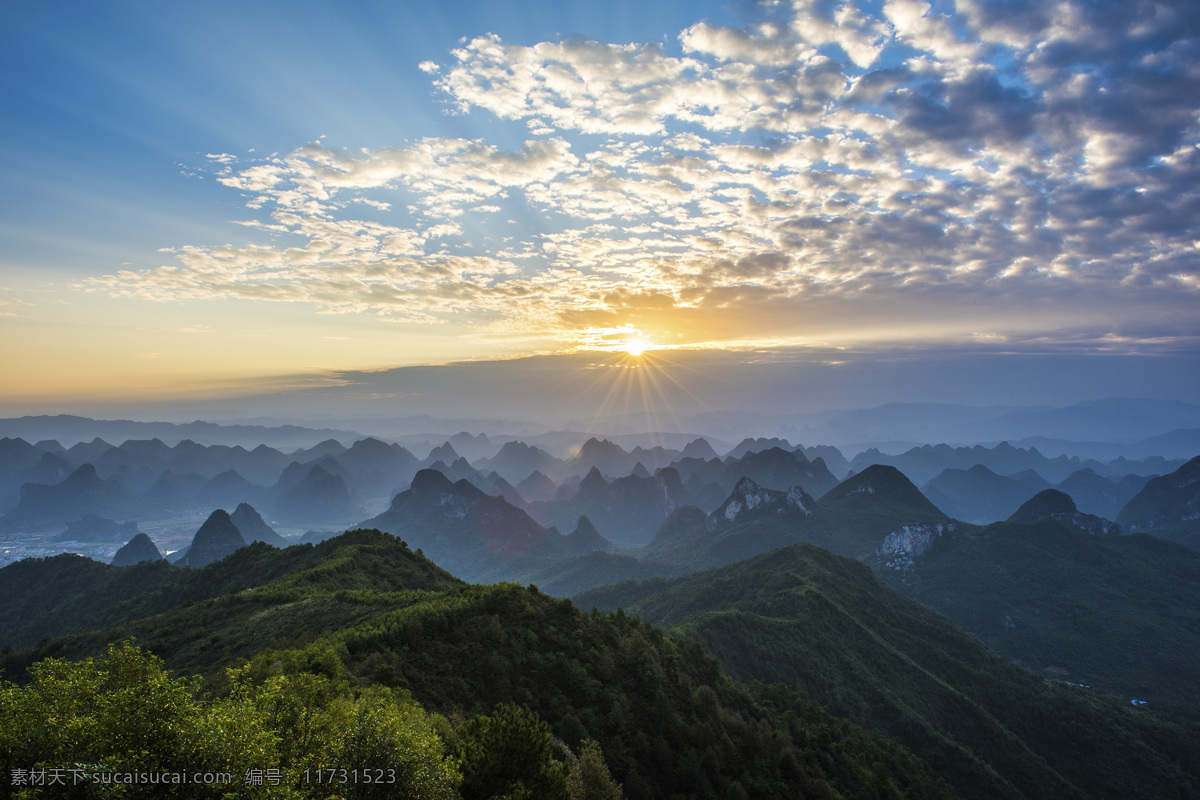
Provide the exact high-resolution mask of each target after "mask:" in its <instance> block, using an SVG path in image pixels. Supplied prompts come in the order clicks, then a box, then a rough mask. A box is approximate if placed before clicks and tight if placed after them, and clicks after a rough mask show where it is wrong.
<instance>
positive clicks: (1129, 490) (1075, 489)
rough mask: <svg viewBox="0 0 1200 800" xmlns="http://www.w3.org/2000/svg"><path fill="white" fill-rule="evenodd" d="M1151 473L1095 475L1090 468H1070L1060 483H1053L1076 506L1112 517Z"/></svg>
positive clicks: (1101, 515)
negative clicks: (1114, 477)
mask: <svg viewBox="0 0 1200 800" xmlns="http://www.w3.org/2000/svg"><path fill="white" fill-rule="evenodd" d="M1152 477H1155V476H1153V475H1125V476H1124V477H1122V478H1120V479H1118V480H1113V479H1111V478H1106V477H1104V476H1102V475H1097V474H1096V473H1095V472H1094V471H1092V470H1090V469H1081V470H1079V471H1077V472H1072V473H1071V474H1070V475H1068V476H1067V477H1066V479H1065V480H1063V481H1062V482H1060V483H1056V484H1055V485H1054V488H1055V489H1058V490H1059V491H1060V492H1062V493H1064V494H1068V495H1070V496H1071V498H1072V499H1073V500H1074V501H1075V504H1076V505H1077V506H1079V510H1080V511H1083V512H1086V513H1088V514H1095V515H1096V516H1099V517H1105V518H1107V519H1115V518H1116V516H1117V514H1119V513H1120V511H1121V509H1122V508H1124V507H1125V504H1126V503H1128V502H1129V501H1130V500H1132V499H1133V498H1134V496H1135V495H1136V494H1137V493H1138V492H1140V491H1141V490H1142V489H1143V488H1144V487H1145V486H1146V482H1147V481H1149V480H1150V478H1152Z"/></svg>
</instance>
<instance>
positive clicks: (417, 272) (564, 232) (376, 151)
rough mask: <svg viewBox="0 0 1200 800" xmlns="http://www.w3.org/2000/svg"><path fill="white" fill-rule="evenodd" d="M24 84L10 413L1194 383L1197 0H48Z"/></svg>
mask: <svg viewBox="0 0 1200 800" xmlns="http://www.w3.org/2000/svg"><path fill="white" fill-rule="evenodd" d="M0 100H2V101H3V108H4V109H5V111H4V113H3V114H2V115H0V174H2V175H3V176H4V178H3V181H0V341H2V344H3V346H2V347H0V370H2V371H3V374H4V375H5V376H6V379H5V381H4V382H3V384H2V385H0V412H5V413H7V414H10V415H16V414H26V413H43V412H48V411H67V410H69V411H74V412H76V413H86V412H87V411H88V410H89V409H105V410H113V409H121V408H125V409H133V408H135V407H140V408H148V406H146V404H147V403H159V406H157V408H158V409H159V412H155V413H159V414H160V415H161V409H163V408H166V407H167V404H171V403H176V404H181V403H182V404H188V403H192V404H193V405H191V406H188V408H189V409H190V408H193V407H195V406H194V403H195V402H198V401H202V400H203V401H213V402H215V401H218V400H219V401H221V402H223V403H224V404H225V405H223V406H221V408H225V409H227V410H228V411H229V413H237V409H239V408H241V409H248V408H250V407H251V406H250V405H247V404H242V405H241V406H239V405H238V404H237V403H235V402H233V401H232V400H230V398H238V397H256V398H258V400H257V401H256V402H257V403H258V406H256V407H259V406H262V405H263V403H264V401H263V398H264V397H268V398H286V397H291V398H293V399H294V398H296V397H300V396H301V395H303V396H304V397H309V398H311V397H312V396H314V392H316V393H317V394H320V395H321V396H322V397H326V398H335V396H338V397H342V398H343V399H344V398H345V397H346V396H349V395H350V394H353V393H357V396H360V397H366V398H376V399H379V398H382V401H381V402H386V403H387V404H388V408H389V409H390V410H392V411H394V412H395V413H401V414H402V413H406V412H408V411H411V412H413V413H430V412H431V411H432V412H436V411H437V410H438V409H439V408H446V407H447V403H448V401H447V399H446V397H447V395H446V394H445V390H444V388H443V389H439V390H438V391H437V392H429V393H425V394H423V391H422V388H421V385H420V381H416V379H415V378H414V376H418V375H425V376H428V375H433V374H435V373H436V374H439V375H441V374H442V373H438V372H437V370H436V369H435V370H433V371H432V372H430V371H429V370H428V369H426V367H427V366H428V365H439V364H450V363H458V364H459V365H460V366H458V367H455V368H454V374H455V375H461V374H470V375H474V376H475V377H473V378H471V379H465V378H464V379H462V380H461V381H460V382H457V383H456V381H459V380H460V379H459V378H455V379H454V380H453V381H451V380H449V379H448V378H445V376H444V375H443V379H442V380H441V381H440V383H439V384H438V385H439V386H441V387H445V386H449V385H453V386H455V387H458V386H459V385H460V384H461V386H462V388H461V390H459V389H457V388H456V389H455V392H454V393H453V396H454V398H455V402H454V403H453V405H454V407H455V411H456V413H466V412H467V411H470V409H471V408H475V409H476V413H478V410H479V409H481V408H483V407H484V406H486V405H487V403H488V402H489V400H490V399H491V398H489V397H488V392H487V388H486V387H487V386H488V384H489V382H493V383H494V382H495V380H496V377H495V376H496V375H497V374H498V373H497V370H502V371H506V374H507V375H508V379H509V380H510V381H511V382H512V383H513V385H514V386H515V388H513V389H512V390H511V391H506V394H505V396H506V397H507V398H508V399H507V400H506V401H505V402H506V405H505V408H504V409H502V411H503V412H504V413H509V412H512V413H517V412H519V411H520V410H521V409H522V408H525V409H530V408H532V407H534V406H535V405H536V403H534V401H535V400H538V399H539V398H540V399H542V400H544V399H545V398H547V397H548V396H550V395H548V394H547V391H546V389H545V385H544V383H541V382H539V380H534V379H532V378H530V379H529V380H526V379H525V378H523V377H521V376H534V375H543V376H544V375H545V374H548V373H554V371H555V370H561V371H562V374H563V377H562V379H561V381H560V384H561V385H571V386H576V385H579V386H587V385H589V384H588V383H587V381H586V380H583V378H585V377H588V376H594V375H596V374H601V373H603V374H610V375H618V374H622V375H623V374H625V372H623V371H622V370H621V369H615V368H614V369H607V366H615V367H622V368H628V369H642V370H643V371H644V372H645V373H647V377H646V379H644V380H642V381H641V382H640V384H639V385H643V386H656V385H663V386H667V385H670V386H674V387H676V388H675V389H674V390H672V391H673V392H674V394H673V395H672V396H673V397H674V398H675V400H674V401H673V402H682V400H681V399H680V398H683V397H687V398H690V407H694V408H696V409H699V410H713V409H715V408H718V407H722V408H725V407H728V406H729V405H730V404H734V403H737V402H738V395H739V390H740V391H741V393H742V394H744V395H746V396H747V397H758V398H759V400H758V401H757V402H758V403H759V405H760V406H761V405H763V403H764V402H765V401H763V400H762V399H761V396H762V394H763V393H764V392H767V391H770V390H771V387H778V386H780V385H786V386H787V387H788V388H787V391H786V393H784V394H783V395H778V394H777V395H776V396H775V397H773V398H772V400H771V403H768V404H767V405H772V407H775V406H780V405H782V404H792V405H803V406H804V407H806V408H809V407H815V406H817V405H819V404H820V403H822V402H824V403H827V404H846V403H855V402H857V403H858V404H859V405H863V406H867V405H871V404H873V403H879V402H886V401H888V400H929V399H934V398H936V397H947V396H949V395H951V394H952V395H953V396H954V398H955V401H956V402H968V403H969V402H976V403H985V402H999V401H1004V402H1010V401H1011V402H1039V401H1040V402H1060V403H1067V402H1073V401H1075V400H1079V399H1086V398H1087V397H1097V396H1106V395H1110V396H1144V397H1161V398H1170V399H1184V400H1196V399H1198V398H1200V378H1197V377H1196V375H1197V373H1198V372H1200V370H1197V369H1196V367H1197V364H1198V362H1200V347H1198V346H1197V343H1198V341H1200V313H1198V311H1200V302H1198V301H1200V202H1198V196H1197V191H1198V189H1197V187H1198V186H1200V6H1197V5H1196V4H1195V3H1194V2H1191V0H1179V1H1177V2H1138V1H1136V0H1135V1H1133V2H1096V1H1092V0H1086V1H1084V0H1065V1H1062V2H1053V1H1045V2H1044V1H1042V0H1029V1H1028V2H1026V1H1025V0H996V2H983V0H961V2H956V3H955V2H946V3H940V2H939V3H933V4H932V5H931V4H929V3H924V2H915V1H914V0H886V1H885V2H849V1H848V2H837V1H836V0H834V1H827V0H791V2H782V1H780V2H762V3H752V2H737V3H715V2H686V3H684V2H645V0H641V2H623V1H618V2H607V3H604V4H599V3H550V2H525V3H517V2H509V3H504V2H500V3H497V2H491V3H482V2H480V3H473V2H444V3H441V4H416V3H398V2H353V1H350V2H338V3H334V2H313V1H312V0H299V1H298V2H286V3H284V2H266V1H265V0H250V1H249V2H247V1H245V0H243V1H242V2H237V3H233V2H224V1H223V0H217V1H216V2H204V3H200V2H190V1H189V0H183V1H182V2H177V3H159V4H151V3H145V2H120V1H119V0H114V1H113V2H106V3H102V4H101V3H92V2H56V3H29V2H23V3H16V4H10V6H9V7H7V8H6V21H5V25H4V26H3V28H2V29H0ZM462 362H467V364H468V366H469V367H470V368H465V369H464V368H463V367H462V366H461V363H462ZM668 364H670V365H674V368H675V371H676V373H677V374H676V376H675V377H674V378H672V377H671V375H670V374H668V373H670V371H669V370H666V371H664V370H663V369H662V368H663V367H664V365H668ZM964 364H972V365H973V366H972V367H971V368H970V369H965V370H964V369H962V365H964ZM470 365H474V366H470ZM498 365H501V366H498ZM747 365H757V366H755V367H754V368H753V369H750V368H749V367H747ZM880 365H885V366H882V367H881V366H880ZM838 366H844V367H845V369H844V370H842V371H841V374H842V375H843V377H838V376H836V375H832V374H831V368H834V367H838ZM405 370H407V371H405ZM597 370H599V372H597ZM655 370H658V372H657V374H651V373H654V371H655ZM680 370H682V372H680ZM735 372H736V373H737V374H738V375H740V376H741V378H739V381H740V383H739V382H735V383H734V384H732V386H733V389H728V386H729V385H730V384H729V383H728V381H729V377H728V376H729V375H731V374H734V373H735ZM832 372H837V370H836V369H834V370H832ZM446 374H449V373H446ZM679 375H686V376H687V380H683V379H682V378H679V377H678V376H679ZM845 375H851V376H852V377H844V376H845ZM872 375H874V376H876V378H875V379H874V381H872V380H869V377H870V376H872ZM385 376H390V378H387V379H385ZM397 376H403V379H402V380H401V379H400V378H399V377H397ZM571 376H574V377H571ZM905 376H907V377H905ZM968 376H969V377H968ZM391 378H395V380H392V381H391V383H389V384H388V386H389V387H390V388H389V389H388V390H387V391H384V390H381V389H380V383H381V382H383V383H387V382H388V380H390V379H391ZM556 380H557V379H556ZM580 381H582V382H580ZM614 381H615V382H614ZM714 381H715V382H716V384H719V385H720V386H725V387H727V388H726V389H721V390H719V391H718V390H716V389H712V390H711V391H710V390H709V389H711V387H712V386H713V385H715V384H714V383H713V382H714ZM618 384H619V381H617V380H616V379H615V378H613V379H610V380H609V382H608V383H603V382H602V383H601V384H600V385H599V388H597V389H596V390H595V391H594V392H593V394H595V395H599V396H601V397H610V396H613V395H614V393H616V392H618V391H619V389H618ZM818 384H821V386H825V387H826V388H825V389H822V388H821V386H818ZM523 385H526V386H528V387H529V388H528V389H527V391H526V394H525V395H524V396H522V394H521V391H520V387H521V386H523ZM1014 386H1019V387H1020V390H1019V391H1014V388H1013V387H1014ZM397 387H399V388H397ZM535 387H541V388H540V389H538V388H535ZM828 387H837V388H836V391H835V390H834V389H833V388H828ZM626 388H627V387H626ZM331 389H337V390H338V391H340V392H341V394H340V395H339V394H338V393H337V392H330V391H328V390H331ZM968 389H969V391H967V390H968ZM1110 390H1111V391H1110ZM572 391H574V390H572ZM620 391H624V390H623V389H621V390H620ZM322 392H324V394H322ZM550 394H553V393H550ZM651 395H653V396H652V397H651V400H653V397H663V398H665V397H666V393H665V392H661V391H658V390H655V392H652V393H651ZM467 401H470V402H467ZM554 401H555V402H556V403H558V402H560V401H561V402H569V400H568V399H567V395H563V397H561V398H560V397H559V396H558V395H554ZM278 402H280V403H282V402H283V400H279V401H278ZM639 402H641V403H642V404H643V405H644V404H645V403H646V402H649V401H648V400H647V399H646V397H645V396H642V397H641V398H640V399H639ZM663 402H666V401H665V400H664V401H663ZM139 403H140V404H142V405H141V406H138V404H139ZM330 403H333V400H332V399H331V400H330ZM472 404H473V405H472ZM531 404H532V405H531ZM268 405H269V401H268ZM592 405H593V406H595V405H596V403H595V402H593V403H592ZM600 405H601V406H602V405H603V403H601V404H600ZM217 407H218V406H210V408H217ZM146 413H150V412H146ZM373 413H377V409H376V410H375V411H374V412H373ZM498 413H499V412H498ZM564 413H568V412H567V411H564Z"/></svg>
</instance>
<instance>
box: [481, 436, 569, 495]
mask: <svg viewBox="0 0 1200 800" xmlns="http://www.w3.org/2000/svg"><path fill="white" fill-rule="evenodd" d="M476 466H477V467H478V468H479V469H481V470H493V471H495V472H498V473H499V474H500V475H502V476H503V477H504V479H505V480H507V481H509V482H510V483H515V484H517V485H518V488H520V482H521V481H523V480H525V479H527V478H528V477H529V476H530V475H531V474H532V473H534V472H537V473H538V474H540V475H543V476H546V475H551V474H555V475H558V474H561V473H562V471H563V469H564V467H565V466H566V465H565V464H564V463H563V462H562V461H561V460H560V459H557V458H555V457H554V456H552V455H550V454H549V453H547V452H546V451H545V450H542V449H541V448H539V447H533V446H530V445H527V444H525V443H524V442H517V441H512V442H505V443H504V446H503V447H501V448H500V452H498V453H496V455H495V456H494V457H492V458H485V459H483V460H482V461H479V462H477V463H476ZM522 494H524V492H522Z"/></svg>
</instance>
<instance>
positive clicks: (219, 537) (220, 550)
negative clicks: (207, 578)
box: [175, 508, 246, 567]
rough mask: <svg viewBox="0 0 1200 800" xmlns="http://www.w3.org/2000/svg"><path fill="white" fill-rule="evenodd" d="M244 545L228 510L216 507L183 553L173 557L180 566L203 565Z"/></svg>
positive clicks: (244, 542) (217, 559)
mask: <svg viewBox="0 0 1200 800" xmlns="http://www.w3.org/2000/svg"><path fill="white" fill-rule="evenodd" d="M245 546H246V540H245V538H244V537H243V536H242V534H241V531H239V530H238V528H237V525H234V524H233V520H232V519H230V517H229V512H228V511H226V510H225V509H223V508H218V509H217V510H216V511H214V512H212V514H210V515H209V517H208V519H206V520H205V521H204V524H203V525H201V526H200V530H198V531H196V535H195V536H194V537H192V543H191V544H190V545H188V547H187V549H186V551H185V552H184V553H183V555H181V556H180V557H178V558H177V559H175V564H176V565H178V566H181V567H205V566H208V565H209V564H211V563H213V562H214V561H220V560H221V559H223V558H225V557H226V556H228V555H232V554H233V553H234V552H235V551H237V550H240V549H241V548H243V547H245Z"/></svg>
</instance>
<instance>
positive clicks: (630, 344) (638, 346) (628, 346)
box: [620, 336, 654, 356]
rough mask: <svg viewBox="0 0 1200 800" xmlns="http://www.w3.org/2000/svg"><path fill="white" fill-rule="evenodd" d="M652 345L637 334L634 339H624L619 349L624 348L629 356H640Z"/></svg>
mask: <svg viewBox="0 0 1200 800" xmlns="http://www.w3.org/2000/svg"><path fill="white" fill-rule="evenodd" d="M652 347H654V345H652V344H651V343H650V342H648V341H647V340H645V339H643V338H642V337H640V336H639V337H637V338H634V339H626V340H625V343H624V344H622V345H621V347H620V349H621V350H624V351H625V352H626V353H628V354H629V355H631V356H640V355H641V354H642V353H644V352H646V351H647V350H649V349H650V348H652Z"/></svg>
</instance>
